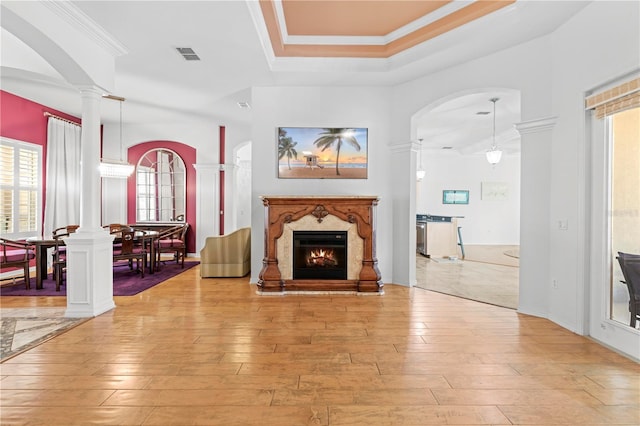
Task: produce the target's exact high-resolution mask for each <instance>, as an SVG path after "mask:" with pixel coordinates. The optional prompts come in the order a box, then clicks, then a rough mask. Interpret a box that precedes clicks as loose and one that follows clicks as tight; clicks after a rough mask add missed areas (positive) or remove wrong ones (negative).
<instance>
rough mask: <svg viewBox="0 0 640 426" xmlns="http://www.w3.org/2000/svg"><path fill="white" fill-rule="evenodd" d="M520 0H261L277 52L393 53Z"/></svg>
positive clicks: (292, 54)
mask: <svg viewBox="0 0 640 426" xmlns="http://www.w3.org/2000/svg"><path fill="white" fill-rule="evenodd" d="M513 3H515V0H496V1H493V0H477V1H460V0H447V1H387V0H379V1H366V0H360V1H317V0H295V1H292V0H261V1H260V8H261V11H262V15H263V18H264V22H265V25H266V28H267V32H268V34H269V38H270V41H271V46H272V48H273V53H274V55H275V56H276V57H326V58H329V57H336V58H338V57H358V58H389V57H391V56H393V55H395V54H397V53H400V52H402V51H404V50H406V49H409V48H411V47H414V46H416V45H418V44H420V43H423V42H425V41H428V40H431V39H433V38H434V37H437V36H439V35H442V34H444V33H446V32H449V31H452V30H454V29H456V28H458V27H460V26H462V25H464V24H467V23H469V22H472V21H474V20H476V19H479V18H482V17H483V16H486V15H488V14H490V13H492V12H495V11H497V10H499V9H502V8H504V7H506V6H509V5H511V4H513Z"/></svg>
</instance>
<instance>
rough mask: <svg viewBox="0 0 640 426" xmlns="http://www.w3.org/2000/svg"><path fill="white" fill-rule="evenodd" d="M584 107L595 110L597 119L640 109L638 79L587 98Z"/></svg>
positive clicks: (639, 82) (639, 84) (639, 85)
mask: <svg viewBox="0 0 640 426" xmlns="http://www.w3.org/2000/svg"><path fill="white" fill-rule="evenodd" d="M585 106H586V109H592V110H595V112H596V117H597V118H604V117H606V116H609V115H613V114H616V113H619V112H622V111H625V110H628V109H631V108H637V107H640V78H636V79H633V80H629V81H626V82H624V83H622V84H620V85H617V86H615V87H612V88H610V89H607V90H603V91H601V92H598V93H595V94H593V95H591V96H588V97H587V99H586V101H585Z"/></svg>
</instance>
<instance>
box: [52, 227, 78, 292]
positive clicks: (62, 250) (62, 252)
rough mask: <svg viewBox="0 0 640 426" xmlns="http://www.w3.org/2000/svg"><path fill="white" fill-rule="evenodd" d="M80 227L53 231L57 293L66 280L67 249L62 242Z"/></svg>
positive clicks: (53, 269) (53, 260) (53, 256)
mask: <svg viewBox="0 0 640 426" xmlns="http://www.w3.org/2000/svg"><path fill="white" fill-rule="evenodd" d="M79 227H80V225H67V226H62V227H60V228H56V229H54V230H53V239H54V240H55V242H56V245H55V246H54V248H53V254H52V265H53V266H52V271H53V272H52V274H53V279H54V281H55V282H56V291H60V286H61V285H62V282H63V280H64V272H65V271H66V269H67V247H66V246H65V244H64V242H63V241H62V240H63V239H64V238H65V237H68V236H69V235H70V234H73V233H74V232H76V230H77V229H78V228H79Z"/></svg>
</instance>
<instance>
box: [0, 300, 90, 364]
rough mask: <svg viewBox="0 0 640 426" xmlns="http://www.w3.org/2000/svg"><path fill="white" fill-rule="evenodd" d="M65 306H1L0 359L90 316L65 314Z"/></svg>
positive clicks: (52, 336) (36, 343) (54, 335)
mask: <svg viewBox="0 0 640 426" xmlns="http://www.w3.org/2000/svg"><path fill="white" fill-rule="evenodd" d="M64 311H65V309H64V308H38V310H37V312H34V311H33V310H32V309H30V308H2V309H1V310H0V315H1V316H2V319H1V320H0V323H1V326H0V339H1V342H2V343H1V345H0V348H1V351H0V361H6V360H7V359H9V358H12V357H14V356H15V355H17V354H19V353H22V352H24V351H26V350H29V349H31V348H34V347H36V346H38V345H39V344H41V343H43V342H46V341H47V340H49V339H52V338H54V337H56V336H58V335H60V334H62V333H64V332H65V331H67V330H70V329H72V328H74V327H76V326H78V325H80V324H82V323H83V322H85V321H87V320H88V319H89V318H65V317H64Z"/></svg>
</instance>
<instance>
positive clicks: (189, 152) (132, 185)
mask: <svg viewBox="0 0 640 426" xmlns="http://www.w3.org/2000/svg"><path fill="white" fill-rule="evenodd" d="M157 148H166V149H170V150H172V151H174V152H175V153H176V154H178V155H179V156H180V157H181V158H182V161H184V165H185V167H186V169H187V170H186V172H187V193H186V197H187V205H186V209H187V211H186V212H185V213H186V214H185V219H186V221H187V223H188V224H189V225H190V227H189V232H188V233H187V251H188V252H189V253H195V252H196V170H195V168H194V167H193V165H194V164H196V150H195V148H192V147H190V146H189V145H185V144H183V143H180V142H172V141H150V142H143V143H140V144H138V145H134V146H132V147H131V148H129V149H128V154H127V158H128V161H129V163H130V164H134V165H137V164H138V161H139V160H140V158H141V157H142V156H143V155H144V154H145V153H146V152H147V151H149V150H151V149H157ZM127 221H128V222H129V223H136V178H135V174H133V175H131V176H130V177H129V178H128V179H127Z"/></svg>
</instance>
